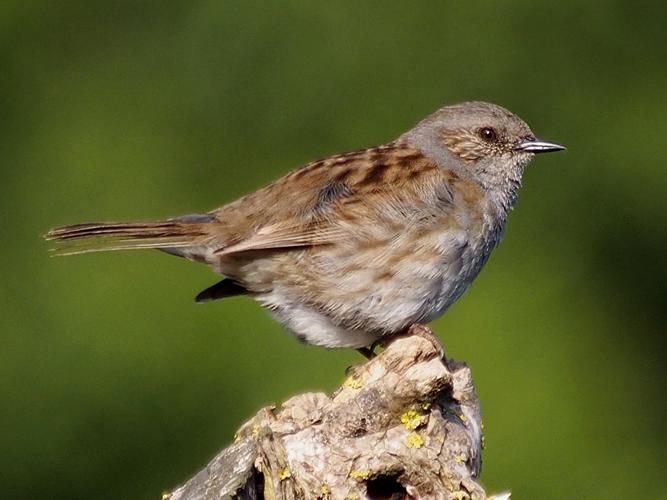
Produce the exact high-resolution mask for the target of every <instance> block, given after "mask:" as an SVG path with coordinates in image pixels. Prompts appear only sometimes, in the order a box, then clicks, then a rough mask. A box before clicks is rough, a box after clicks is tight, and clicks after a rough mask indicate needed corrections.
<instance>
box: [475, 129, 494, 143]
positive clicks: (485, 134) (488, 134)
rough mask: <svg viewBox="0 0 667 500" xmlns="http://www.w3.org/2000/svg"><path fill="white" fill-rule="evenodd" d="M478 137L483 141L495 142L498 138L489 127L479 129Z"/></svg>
mask: <svg viewBox="0 0 667 500" xmlns="http://www.w3.org/2000/svg"><path fill="white" fill-rule="evenodd" d="M479 136H480V137H481V138H482V139H484V140H485V141H495V140H496V139H497V138H498V134H497V133H496V131H495V130H494V129H492V128H491V127H484V128H481V129H479Z"/></svg>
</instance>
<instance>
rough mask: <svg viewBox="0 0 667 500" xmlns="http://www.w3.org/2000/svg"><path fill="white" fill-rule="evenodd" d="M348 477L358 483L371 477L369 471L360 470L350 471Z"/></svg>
mask: <svg viewBox="0 0 667 500" xmlns="http://www.w3.org/2000/svg"><path fill="white" fill-rule="evenodd" d="M350 477H351V478H352V479H357V480H359V481H366V480H367V479H368V478H369V477H371V471H369V470H362V469H357V470H353V471H350Z"/></svg>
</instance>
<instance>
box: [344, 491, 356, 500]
mask: <svg viewBox="0 0 667 500" xmlns="http://www.w3.org/2000/svg"><path fill="white" fill-rule="evenodd" d="M345 500H359V495H357V494H356V493H355V492H354V491H350V492H349V493H348V494H347V495H345Z"/></svg>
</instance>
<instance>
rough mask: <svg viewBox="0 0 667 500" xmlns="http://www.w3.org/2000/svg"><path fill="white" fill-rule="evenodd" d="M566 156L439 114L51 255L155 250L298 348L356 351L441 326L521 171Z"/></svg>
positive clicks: (506, 118)
mask: <svg viewBox="0 0 667 500" xmlns="http://www.w3.org/2000/svg"><path fill="white" fill-rule="evenodd" d="M564 149H565V147H564V146H562V145H560V144H557V143H554V142H548V141H544V140H540V139H537V138H536V137H535V135H534V134H533V132H532V131H531V129H530V128H529V127H528V125H527V124H526V123H525V122H524V121H523V120H521V119H520V118H519V117H518V116H516V115H515V114H513V113H512V112H510V111H509V110H507V109H505V108H503V107H501V106H499V105H495V104H491V103H486V102H480V101H473V102H463V103H459V104H454V105H449V106H445V107H442V108H440V109H438V110H437V111H435V112H434V113H432V114H431V115H429V116H427V117H426V118H424V119H423V120H422V121H420V122H419V123H418V124H417V125H416V126H415V127H413V128H412V129H410V130H408V131H407V132H405V133H403V134H402V135H400V136H399V137H398V138H397V139H396V140H393V141H391V142H388V143H386V144H383V145H380V146H376V147H370V148H366V149H361V150H357V151H353V152H348V153H342V154H337V155H334V156H330V157H327V158H324V159H320V160H316V161H312V162H310V163H307V164H306V165H303V166H301V167H300V168H297V169H296V170H293V171H291V172H289V173H287V174H286V175H285V176H283V177H281V178H279V179H278V180H276V181H274V182H272V183H270V184H268V185H266V186H265V187H262V188H260V189H259V190H257V191H255V192H253V193H251V194H248V195H246V196H243V197H242V198H240V199H238V200H236V201H233V202H231V203H228V204H226V205H223V206H222V207H220V208H216V209H214V210H211V211H208V212H204V213H196V214H190V215H185V216H180V217H172V218H167V219H163V220H153V221H136V222H101V223H100V222H88V223H83V224H75V225H68V226H63V227H58V228H55V229H52V230H50V231H49V232H48V233H47V234H46V235H45V238H46V239H47V240H51V241H55V242H57V243H56V248H55V250H56V252H57V253H59V254H62V255H72V254H79V253H87V252H97V251H110V250H129V249H148V248H150V249H159V250H161V251H164V252H167V253H169V254H172V255H176V256H180V257H184V258H186V259H189V260H192V261H195V262H199V263H203V264H206V265H208V266H210V267H211V268H212V269H213V270H214V271H215V272H216V273H218V274H219V275H221V276H222V279H221V280H220V281H218V282H217V283H215V284H214V285H212V286H210V287H209V288H207V289H205V290H204V291H202V292H201V293H199V294H198V295H197V297H196V301H197V302H208V301H212V300H217V299H224V298H226V297H232V296H238V295H247V296H250V297H252V298H254V299H255V300H256V301H257V302H259V304H260V305H261V306H263V307H264V308H266V309H267V310H268V311H269V312H270V314H271V315H272V316H273V317H274V318H275V319H277V320H278V321H279V322H280V323H281V324H282V325H283V326H284V327H285V328H286V329H287V330H288V331H290V332H291V333H293V334H294V335H295V336H296V337H297V338H298V339H299V340H300V341H302V342H305V343H307V344H312V345H317V346H323V347H327V348H355V349H358V350H359V351H360V352H362V353H363V354H365V355H369V353H370V355H372V352H373V351H372V349H373V348H374V346H376V345H377V344H378V343H381V342H382V341H383V340H386V339H389V338H392V337H393V336H396V335H400V334H402V333H404V332H406V331H408V330H409V329H410V328H411V327H412V326H414V325H424V324H426V323H428V322H430V321H431V320H433V319H435V318H437V317H439V316H440V315H441V314H443V313H444V312H445V311H446V310H447V309H448V308H449V307H450V306H451V305H452V304H453V303H454V302H455V301H456V300H457V299H459V298H460V297H461V295H462V294H463V293H464V292H465V291H466V290H467V289H468V288H469V286H470V285H471V283H472V282H473V280H474V279H475V277H476V276H477V275H478V274H479V272H480V270H481V269H482V267H483V266H484V265H485V264H486V262H487V260H488V259H489V256H490V254H491V252H492V251H493V249H494V248H495V247H496V246H497V245H498V243H499V242H500V240H501V238H502V236H503V233H504V230H505V226H506V222H507V217H508V215H509V213H510V211H511V210H512V208H513V207H514V205H515V203H516V200H517V196H518V192H519V189H520V187H521V182H522V176H523V173H524V170H525V168H526V166H527V165H528V164H529V162H530V161H531V160H532V159H533V157H534V156H535V155H536V154H541V153H547V152H554V151H561V150H564Z"/></svg>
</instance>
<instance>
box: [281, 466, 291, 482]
mask: <svg viewBox="0 0 667 500" xmlns="http://www.w3.org/2000/svg"><path fill="white" fill-rule="evenodd" d="M278 477H279V478H280V480H281V481H284V480H285V479H287V478H290V477H292V472H290V470H289V469H283V470H281V471H280V474H278Z"/></svg>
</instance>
